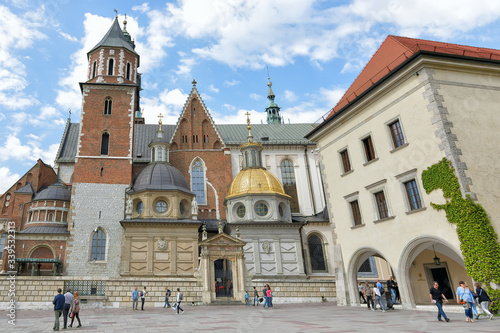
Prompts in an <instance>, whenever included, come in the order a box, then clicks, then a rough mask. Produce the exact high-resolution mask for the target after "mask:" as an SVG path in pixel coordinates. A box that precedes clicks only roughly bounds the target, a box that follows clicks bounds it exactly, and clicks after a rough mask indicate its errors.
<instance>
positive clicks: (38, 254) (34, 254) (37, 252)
mask: <svg viewBox="0 0 500 333" xmlns="http://www.w3.org/2000/svg"><path fill="white" fill-rule="evenodd" d="M28 258H38V259H55V258H56V253H55V251H54V249H53V248H52V247H51V246H49V245H47V244H39V245H35V246H34V247H33V248H31V250H30V251H29V254H28ZM31 265H34V264H31ZM52 265H53V264H50V263H44V264H42V265H41V266H40V270H45V271H46V270H52Z"/></svg>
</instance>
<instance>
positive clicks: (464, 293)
mask: <svg viewBox="0 0 500 333" xmlns="http://www.w3.org/2000/svg"><path fill="white" fill-rule="evenodd" d="M458 284H459V287H458V288H457V292H456V293H455V294H456V295H457V303H458V304H462V305H463V307H464V309H465V321H466V322H471V323H473V322H474V320H473V319H472V304H474V303H475V301H474V296H472V293H471V291H470V289H469V288H467V287H466V286H465V282H464V281H460V282H458Z"/></svg>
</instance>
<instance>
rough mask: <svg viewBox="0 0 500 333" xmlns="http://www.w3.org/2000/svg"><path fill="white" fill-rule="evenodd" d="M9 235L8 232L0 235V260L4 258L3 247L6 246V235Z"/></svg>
mask: <svg viewBox="0 0 500 333" xmlns="http://www.w3.org/2000/svg"><path fill="white" fill-rule="evenodd" d="M6 236H7V233H3V234H2V235H1V236H0V260H2V256H3V252H4V251H3V249H4V247H5V237H6Z"/></svg>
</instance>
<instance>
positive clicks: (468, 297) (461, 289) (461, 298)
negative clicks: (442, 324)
mask: <svg viewBox="0 0 500 333" xmlns="http://www.w3.org/2000/svg"><path fill="white" fill-rule="evenodd" d="M458 284H459V286H458V288H457V292H456V293H455V294H456V296H457V304H461V305H462V306H463V307H464V309H465V322H468V323H473V322H474V319H475V320H478V319H479V313H478V311H477V309H478V307H476V304H479V305H480V306H481V309H482V310H483V312H484V313H485V314H486V316H487V317H488V319H492V318H493V314H492V313H491V312H490V311H489V307H490V302H491V299H490V297H489V296H488V294H487V293H486V290H484V289H483V288H481V285H480V284H479V283H474V287H476V290H475V291H474V290H473V289H472V288H469V286H468V285H467V283H466V282H464V281H460V282H458ZM430 298H431V302H433V303H435V304H436V306H437V308H438V320H439V321H443V319H441V318H444V320H445V321H450V319H448V317H447V316H446V314H445V313H444V311H443V300H444V301H445V302H446V303H448V299H447V298H446V297H445V295H444V294H443V293H442V292H441V290H440V289H439V284H438V283H437V282H434V286H433V287H432V288H431V291H430Z"/></svg>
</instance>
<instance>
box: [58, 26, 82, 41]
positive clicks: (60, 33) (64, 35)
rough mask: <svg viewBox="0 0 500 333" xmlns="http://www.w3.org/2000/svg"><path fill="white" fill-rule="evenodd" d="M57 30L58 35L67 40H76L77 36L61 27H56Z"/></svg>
mask: <svg viewBox="0 0 500 333" xmlns="http://www.w3.org/2000/svg"><path fill="white" fill-rule="evenodd" d="M57 32H58V33H59V35H61V37H62V38H64V39H66V40H69V41H70V42H78V38H76V37H75V36H71V35H70V34H68V33H66V32H64V31H62V30H61V29H57Z"/></svg>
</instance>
